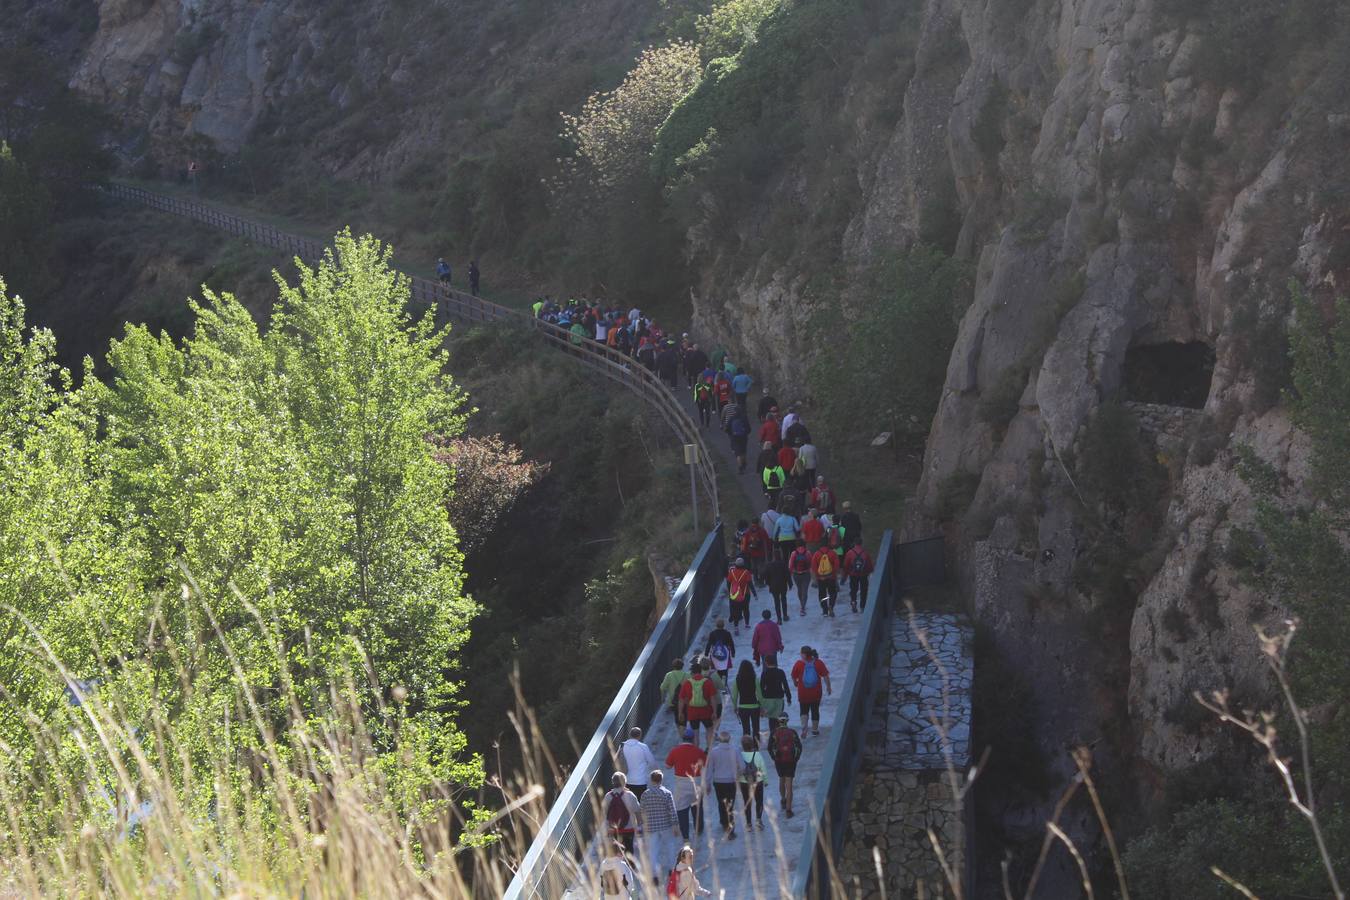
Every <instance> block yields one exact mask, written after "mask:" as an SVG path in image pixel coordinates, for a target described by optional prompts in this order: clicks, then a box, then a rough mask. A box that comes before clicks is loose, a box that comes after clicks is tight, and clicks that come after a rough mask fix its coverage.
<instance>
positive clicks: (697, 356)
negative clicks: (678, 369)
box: [684, 341, 711, 396]
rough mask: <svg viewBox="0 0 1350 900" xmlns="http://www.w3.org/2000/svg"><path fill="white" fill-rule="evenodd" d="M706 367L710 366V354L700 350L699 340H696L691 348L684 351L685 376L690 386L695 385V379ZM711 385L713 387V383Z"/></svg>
mask: <svg viewBox="0 0 1350 900" xmlns="http://www.w3.org/2000/svg"><path fill="white" fill-rule="evenodd" d="M706 368H708V354H706V353H704V352H703V351H702V350H700V349H699V347H698V342H697V341H695V342H694V343H692V344H690V345H689V349H688V350H686V351H685V352H684V377H685V380H686V381H687V382H688V383H689V387H693V386H694V381H695V379H697V378H698V377H699V375H700V374H701V373H702V372H703V370H704V369H706ZM709 387H710V388H711V384H710V385H709ZM709 396H711V395H709Z"/></svg>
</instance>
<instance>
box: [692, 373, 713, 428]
mask: <svg viewBox="0 0 1350 900" xmlns="http://www.w3.org/2000/svg"><path fill="white" fill-rule="evenodd" d="M693 391H694V406H696V407H697V408H698V419H699V422H700V423H701V424H702V426H703V427H704V428H707V427H708V426H709V425H710V424H711V423H712V407H713V396H712V385H710V384H708V382H706V381H704V380H702V379H699V380H698V381H695V382H694V387H693Z"/></svg>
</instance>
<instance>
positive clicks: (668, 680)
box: [661, 656, 688, 728]
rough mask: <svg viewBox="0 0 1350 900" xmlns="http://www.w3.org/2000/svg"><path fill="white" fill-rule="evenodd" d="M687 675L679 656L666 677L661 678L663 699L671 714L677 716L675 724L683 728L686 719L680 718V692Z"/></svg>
mask: <svg viewBox="0 0 1350 900" xmlns="http://www.w3.org/2000/svg"><path fill="white" fill-rule="evenodd" d="M687 677H688V676H686V675H685V674H684V660H683V659H681V658H680V657H678V656H677V657H675V659H674V660H673V661H672V662H671V664H670V671H669V672H667V673H666V677H665V678H662V679H661V699H662V701H663V702H664V703H665V706H666V708H667V709H669V710H670V714H671V715H673V716H674V717H675V724H676V725H678V726H679V727H681V728H683V727H684V721H683V720H682V719H681V718H680V697H679V693H680V685H682V684H684V680H685V678H687Z"/></svg>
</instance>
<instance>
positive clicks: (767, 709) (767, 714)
mask: <svg viewBox="0 0 1350 900" xmlns="http://www.w3.org/2000/svg"><path fill="white" fill-rule="evenodd" d="M759 695H760V697H762V698H763V699H761V700H760V701H759V711H760V713H761V714H762V715H763V716H764V723H765V726H766V727H768V728H773V726H774V723H775V722H777V721H778V719H779V717H780V716H782V715H783V710H784V709H785V708H786V706H787V704H789V703H791V702H792V688H791V687H789V686H788V680H787V673H786V672H784V671H783V670H782V669H780V668H778V655H777V654H776V653H770V654H769V655H768V656H766V657H764V671H762V672H760V673H759Z"/></svg>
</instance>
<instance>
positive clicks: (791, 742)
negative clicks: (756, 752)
mask: <svg viewBox="0 0 1350 900" xmlns="http://www.w3.org/2000/svg"><path fill="white" fill-rule="evenodd" d="M774 671H775V672H778V673H779V674H780V675H781V674H782V671H783V670H782V669H774ZM766 674H767V673H766ZM775 722H776V723H777V725H776V727H775V728H774V730H773V732H772V733H771V734H770V735H769V757H770V758H771V759H772V760H773V768H774V771H775V772H777V774H778V801H779V803H781V804H782V807H783V815H784V816H786V817H787V818H789V819H790V818H792V815H793V813H792V779H794V778H796V777H797V761H798V760H799V759H801V758H802V739H801V737H800V736H799V735H798V734H797V732H796V731H795V730H793V729H792V728H790V727H789V726H788V717H787V716H779V717H778V718H777V719H776V720H775Z"/></svg>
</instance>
